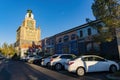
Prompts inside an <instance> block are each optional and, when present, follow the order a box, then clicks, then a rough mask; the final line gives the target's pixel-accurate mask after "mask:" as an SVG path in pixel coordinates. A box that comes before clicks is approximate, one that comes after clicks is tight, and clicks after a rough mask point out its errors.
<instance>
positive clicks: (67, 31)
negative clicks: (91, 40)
mask: <svg viewBox="0 0 120 80" xmlns="http://www.w3.org/2000/svg"><path fill="white" fill-rule="evenodd" d="M97 22H100V20H94V21H91V22H90V23H97ZM86 26H89V23H85V24H83V25H80V26H77V27H75V28H72V29H69V30H66V31H63V32H60V33H58V34H56V35H55V36H59V35H63V34H66V33H69V32H72V31H76V30H79V29H81V28H85V27H86Z"/></svg>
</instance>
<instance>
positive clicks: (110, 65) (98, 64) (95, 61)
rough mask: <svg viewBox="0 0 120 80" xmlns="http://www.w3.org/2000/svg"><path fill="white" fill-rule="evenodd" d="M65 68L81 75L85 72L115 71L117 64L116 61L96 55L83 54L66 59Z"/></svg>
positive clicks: (117, 68)
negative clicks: (69, 59)
mask: <svg viewBox="0 0 120 80" xmlns="http://www.w3.org/2000/svg"><path fill="white" fill-rule="evenodd" d="M65 69H66V70H68V71H69V72H73V73H77V75H78V76H83V75H84V74H85V73H87V72H99V71H110V72H116V71H117V70H119V66H118V64H117V63H116V62H114V61H110V60H107V59H104V58H102V57H99V56H96V55H85V56H80V57H78V58H75V59H73V60H71V61H68V62H67V63H66V64H65Z"/></svg>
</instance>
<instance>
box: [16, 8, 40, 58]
mask: <svg viewBox="0 0 120 80" xmlns="http://www.w3.org/2000/svg"><path fill="white" fill-rule="evenodd" d="M16 32H17V35H16V49H17V50H18V51H19V54H20V56H21V57H23V56H24V53H26V51H27V50H28V48H29V47H31V46H32V43H33V42H34V43H35V44H36V45H38V44H40V43H39V42H40V40H41V31H40V27H38V28H36V21H35V19H34V15H33V13H32V10H27V13H26V15H25V19H24V20H23V22H22V24H21V26H19V28H18V29H17V31H16Z"/></svg>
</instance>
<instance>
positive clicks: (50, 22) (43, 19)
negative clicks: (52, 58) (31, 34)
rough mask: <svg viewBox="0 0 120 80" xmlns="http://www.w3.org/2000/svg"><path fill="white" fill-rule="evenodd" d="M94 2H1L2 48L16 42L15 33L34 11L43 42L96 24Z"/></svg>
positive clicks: (90, 0)
mask: <svg viewBox="0 0 120 80" xmlns="http://www.w3.org/2000/svg"><path fill="white" fill-rule="evenodd" d="M92 3H93V0H0V45H1V44H3V43H4V42H6V43H8V44H10V43H14V42H15V41H16V30H17V28H18V27H19V26H20V25H21V24H22V22H23V20H24V18H25V15H26V11H27V10H28V9H31V10H32V11H33V14H34V18H35V20H36V26H37V27H38V26H40V28H41V38H42V39H43V38H45V37H49V36H52V35H54V34H57V33H60V32H63V31H65V30H68V29H71V28H73V27H76V26H79V25H82V24H84V23H86V21H85V19H86V18H90V19H91V20H95V18H94V16H93V14H92V9H91V5H92Z"/></svg>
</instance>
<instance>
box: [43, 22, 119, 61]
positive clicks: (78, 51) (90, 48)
mask: <svg viewBox="0 0 120 80" xmlns="http://www.w3.org/2000/svg"><path fill="white" fill-rule="evenodd" d="M91 23H92V24H93V23H94V24H100V25H103V26H104V24H103V23H102V22H101V21H99V20H95V21H91V22H87V23H85V24H83V25H80V26H77V27H74V28H72V29H69V30H66V31H64V32H61V33H58V34H55V35H54V36H52V38H51V37H48V38H46V41H44V42H42V44H46V45H45V46H49V44H47V43H48V42H49V41H50V40H51V39H54V41H53V46H54V47H52V48H53V50H54V53H53V54H66V53H67V54H71V53H72V54H75V55H84V54H97V55H101V56H105V57H111V58H113V59H118V57H119V51H118V42H117V39H115V40H113V41H112V42H104V43H99V42H96V41H95V40H94V38H93V37H94V36H97V35H98V34H99V33H98V30H97V29H95V28H93V26H91V25H90V24H91ZM43 49H44V47H43ZM46 50H47V51H49V50H48V48H46Z"/></svg>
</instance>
